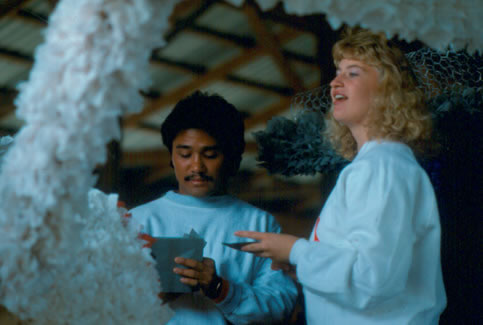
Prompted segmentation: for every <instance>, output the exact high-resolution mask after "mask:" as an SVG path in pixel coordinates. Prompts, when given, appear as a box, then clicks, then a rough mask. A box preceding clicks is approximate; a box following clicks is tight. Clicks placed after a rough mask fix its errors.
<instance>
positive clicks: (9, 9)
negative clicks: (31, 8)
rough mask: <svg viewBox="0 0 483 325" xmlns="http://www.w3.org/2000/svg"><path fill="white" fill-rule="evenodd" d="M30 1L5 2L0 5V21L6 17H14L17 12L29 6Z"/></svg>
mask: <svg viewBox="0 0 483 325" xmlns="http://www.w3.org/2000/svg"><path fill="white" fill-rule="evenodd" d="M31 1H32V0H7V1H2V4H1V5H0V19H1V18H3V17H7V16H14V15H16V14H17V12H18V11H19V10H20V9H22V7H25V6H26V5H28V4H29V2H31Z"/></svg>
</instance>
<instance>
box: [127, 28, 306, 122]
mask: <svg viewBox="0 0 483 325" xmlns="http://www.w3.org/2000/svg"><path fill="white" fill-rule="evenodd" d="M298 35H299V33H298V32H296V31H293V30H288V31H286V32H282V33H281V35H280V36H279V38H280V42H281V43H282V44H283V43H285V42H288V41H290V40H292V39H294V38H295V37H297V36H298ZM266 51H267V50H266V49H265V48H261V47H254V48H250V49H245V50H243V52H242V54H241V55H238V56H236V57H234V58H232V59H231V60H228V61H227V62H224V63H222V64H220V65H218V66H217V67H214V68H212V70H211V71H209V72H208V73H206V74H203V75H201V76H199V77H198V78H196V79H193V80H192V81H190V82H188V83H187V84H184V85H183V86H181V87H179V88H177V89H175V90H173V91H172V92H171V93H168V94H165V95H163V96H162V97H160V98H158V99H155V100H151V101H148V102H147V103H146V105H145V107H144V109H143V110H142V111H141V112H140V113H137V114H132V115H130V116H127V117H126V118H125V120H124V123H123V125H124V126H126V127H135V126H136V125H137V124H138V122H140V121H141V120H142V119H143V118H145V117H146V116H148V115H150V114H152V113H154V112H156V111H158V110H159V109H162V108H164V107H166V106H168V105H170V104H174V103H176V102H177V101H179V100H180V99H182V98H183V97H185V96H186V95H188V94H189V93H190V92H192V91H193V90H194V89H198V88H201V87H203V86H205V85H207V84H210V83H212V82H214V81H216V80H220V79H224V78H225V77H226V75H228V74H229V73H230V72H232V71H233V70H235V69H237V68H238V67H241V66H243V65H245V64H247V63H248V62H251V61H253V60H254V59H255V58H257V57H259V56H261V55H265V54H266V53H267V52H266Z"/></svg>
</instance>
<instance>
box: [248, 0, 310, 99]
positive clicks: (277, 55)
mask: <svg viewBox="0 0 483 325" xmlns="http://www.w3.org/2000/svg"><path fill="white" fill-rule="evenodd" d="M243 12H244V13H245V15H246V17H247V18H248V21H249V23H250V25H251V26H252V28H253V29H254V31H255V34H256V36H257V40H258V44H260V45H261V46H262V47H263V48H265V49H266V50H267V52H268V53H269V54H270V56H271V57H272V59H273V61H274V62H275V64H276V66H277V67H278V69H279V70H280V72H281V73H282V75H283V76H284V78H285V79H286V81H287V82H288V84H289V85H290V86H291V87H292V88H293V89H294V90H295V91H296V92H299V91H302V90H304V86H303V82H302V80H301V79H300V77H299V76H298V75H297V74H296V73H295V72H294V70H293V69H292V68H291V66H290V62H289V61H288V60H287V58H286V57H285V56H284V55H283V53H282V51H281V48H282V46H281V44H280V41H279V40H278V39H277V37H276V36H275V35H274V34H273V33H272V32H270V31H269V30H268V29H267V27H266V26H265V24H264V22H263V21H262V20H261V19H260V16H259V10H258V7H257V6H256V5H255V4H254V3H253V2H252V1H247V2H246V3H245V6H244V7H243Z"/></svg>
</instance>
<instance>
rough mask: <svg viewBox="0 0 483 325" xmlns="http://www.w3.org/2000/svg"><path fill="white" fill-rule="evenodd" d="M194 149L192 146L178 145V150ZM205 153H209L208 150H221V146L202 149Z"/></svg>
mask: <svg viewBox="0 0 483 325" xmlns="http://www.w3.org/2000/svg"><path fill="white" fill-rule="evenodd" d="M191 148H193V147H192V146H189V145H187V144H178V145H177V146H176V149H191ZM202 149H203V150H204V151H207V150H221V148H220V146H219V145H216V144H215V145H213V146H206V147H203V148H202Z"/></svg>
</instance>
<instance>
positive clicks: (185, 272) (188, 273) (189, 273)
mask: <svg viewBox="0 0 483 325" xmlns="http://www.w3.org/2000/svg"><path fill="white" fill-rule="evenodd" d="M173 272H174V273H176V274H179V275H181V276H184V277H188V278H193V279H199V278H200V272H199V271H196V270H193V269H182V268H180V267H175V268H174V269H173Z"/></svg>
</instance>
